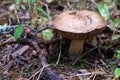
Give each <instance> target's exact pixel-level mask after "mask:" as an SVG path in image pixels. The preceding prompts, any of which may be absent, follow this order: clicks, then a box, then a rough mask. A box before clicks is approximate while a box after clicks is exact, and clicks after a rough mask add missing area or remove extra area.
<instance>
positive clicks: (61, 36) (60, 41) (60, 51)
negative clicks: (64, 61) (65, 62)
mask: <svg viewBox="0 0 120 80" xmlns="http://www.w3.org/2000/svg"><path fill="white" fill-rule="evenodd" d="M61 37H62V36H60V39H62V38H61ZM61 48H62V40H60V52H59V55H58V60H57V62H56V64H55V66H56V65H58V63H59V61H60V57H61Z"/></svg>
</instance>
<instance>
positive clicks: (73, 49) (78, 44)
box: [69, 39, 84, 55]
mask: <svg viewBox="0 0 120 80" xmlns="http://www.w3.org/2000/svg"><path fill="white" fill-rule="evenodd" d="M83 46H84V40H83V39H81V40H72V41H71V43H70V47H69V54H70V55H79V54H80V53H82V52H83Z"/></svg>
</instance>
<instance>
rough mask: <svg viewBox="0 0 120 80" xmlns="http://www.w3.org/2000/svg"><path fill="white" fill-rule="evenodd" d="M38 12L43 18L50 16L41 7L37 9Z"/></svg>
mask: <svg viewBox="0 0 120 80" xmlns="http://www.w3.org/2000/svg"><path fill="white" fill-rule="evenodd" d="M37 10H38V11H40V12H41V13H43V14H44V15H45V16H47V17H48V18H50V14H49V13H47V12H46V11H44V10H43V9H42V8H41V7H38V8H37Z"/></svg>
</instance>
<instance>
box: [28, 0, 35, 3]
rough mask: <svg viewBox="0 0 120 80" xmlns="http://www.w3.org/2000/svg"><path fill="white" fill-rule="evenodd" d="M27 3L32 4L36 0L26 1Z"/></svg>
mask: <svg viewBox="0 0 120 80" xmlns="http://www.w3.org/2000/svg"><path fill="white" fill-rule="evenodd" d="M27 2H28V3H34V2H36V0H27Z"/></svg>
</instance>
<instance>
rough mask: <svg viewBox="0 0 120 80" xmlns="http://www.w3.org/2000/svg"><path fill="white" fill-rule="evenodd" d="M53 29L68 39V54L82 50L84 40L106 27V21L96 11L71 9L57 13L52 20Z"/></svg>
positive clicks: (91, 38)
mask: <svg viewBox="0 0 120 80" xmlns="http://www.w3.org/2000/svg"><path fill="white" fill-rule="evenodd" d="M54 26H55V30H57V31H58V32H59V33H60V34H61V35H62V36H63V37H65V38H67V39H70V40H71V43H70V47H69V54H70V55H79V54H81V53H82V52H83V46H84V42H85V41H88V42H92V40H93V39H94V38H95V37H96V35H97V34H99V33H100V32H101V31H103V30H104V29H105V27H106V21H105V20H104V19H103V17H101V16H100V15H99V14H98V13H95V12H93V11H89V10H81V11H76V10H71V11H65V12H63V13H61V14H60V15H58V16H57V17H56V19H55V20H54Z"/></svg>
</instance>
